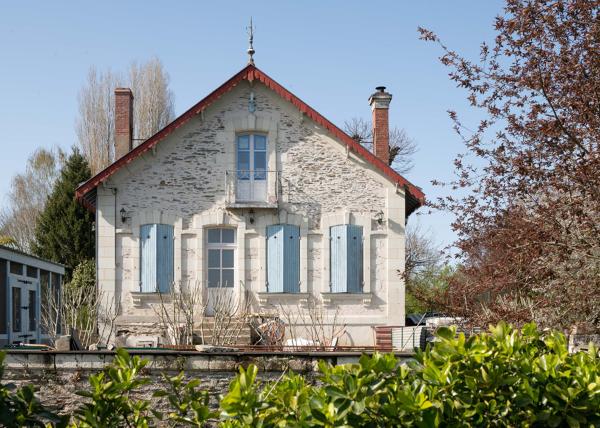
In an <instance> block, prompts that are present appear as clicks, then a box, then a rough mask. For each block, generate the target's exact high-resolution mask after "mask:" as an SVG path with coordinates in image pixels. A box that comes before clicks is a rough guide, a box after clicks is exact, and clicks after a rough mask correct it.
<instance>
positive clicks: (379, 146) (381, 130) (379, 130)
mask: <svg viewBox="0 0 600 428" xmlns="http://www.w3.org/2000/svg"><path fill="white" fill-rule="evenodd" d="M375 89H376V91H377V92H375V93H374V94H373V95H371V96H370V97H369V104H370V105H371V110H372V111H373V154H374V155H375V156H377V157H378V158H379V159H381V160H382V161H384V162H385V164H386V165H389V163H390V125H389V114H388V110H389V108H390V102H391V101H392V94H389V93H387V92H386V91H385V86H377V87H376V88H375Z"/></svg>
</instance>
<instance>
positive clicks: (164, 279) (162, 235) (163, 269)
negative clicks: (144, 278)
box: [156, 224, 174, 293]
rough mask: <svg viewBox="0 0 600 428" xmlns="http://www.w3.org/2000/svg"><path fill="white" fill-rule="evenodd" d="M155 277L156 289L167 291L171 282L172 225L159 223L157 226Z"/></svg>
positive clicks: (172, 262) (172, 261) (162, 291)
mask: <svg viewBox="0 0 600 428" xmlns="http://www.w3.org/2000/svg"><path fill="white" fill-rule="evenodd" d="M156 240H157V246H156V269H157V272H156V277H157V280H158V291H160V292H161V293H168V292H169V290H170V289H171V285H172V283H173V264H174V260H173V258H174V257H173V253H174V251H173V250H174V248H173V247H174V245H173V226H171V225H168V224H159V225H158V228H157V239H156Z"/></svg>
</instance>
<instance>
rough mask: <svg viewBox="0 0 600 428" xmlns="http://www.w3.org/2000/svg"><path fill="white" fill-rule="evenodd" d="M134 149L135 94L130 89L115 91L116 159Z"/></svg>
mask: <svg viewBox="0 0 600 428" xmlns="http://www.w3.org/2000/svg"><path fill="white" fill-rule="evenodd" d="M132 148H133V93H132V92H131V89H129V88H117V89H115V159H120V158H122V157H123V156H125V155H126V154H127V153H129V152H130V151H131V149H132Z"/></svg>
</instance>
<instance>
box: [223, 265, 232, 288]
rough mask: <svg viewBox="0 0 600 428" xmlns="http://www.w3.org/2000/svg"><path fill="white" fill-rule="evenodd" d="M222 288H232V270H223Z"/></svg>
mask: <svg viewBox="0 0 600 428" xmlns="http://www.w3.org/2000/svg"><path fill="white" fill-rule="evenodd" d="M223 287H233V269H223Z"/></svg>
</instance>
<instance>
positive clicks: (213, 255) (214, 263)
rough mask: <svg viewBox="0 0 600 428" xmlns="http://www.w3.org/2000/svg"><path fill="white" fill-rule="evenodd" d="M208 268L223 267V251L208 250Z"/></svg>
mask: <svg viewBox="0 0 600 428" xmlns="http://www.w3.org/2000/svg"><path fill="white" fill-rule="evenodd" d="M208 267H209V268H218V267H221V250H208Z"/></svg>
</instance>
